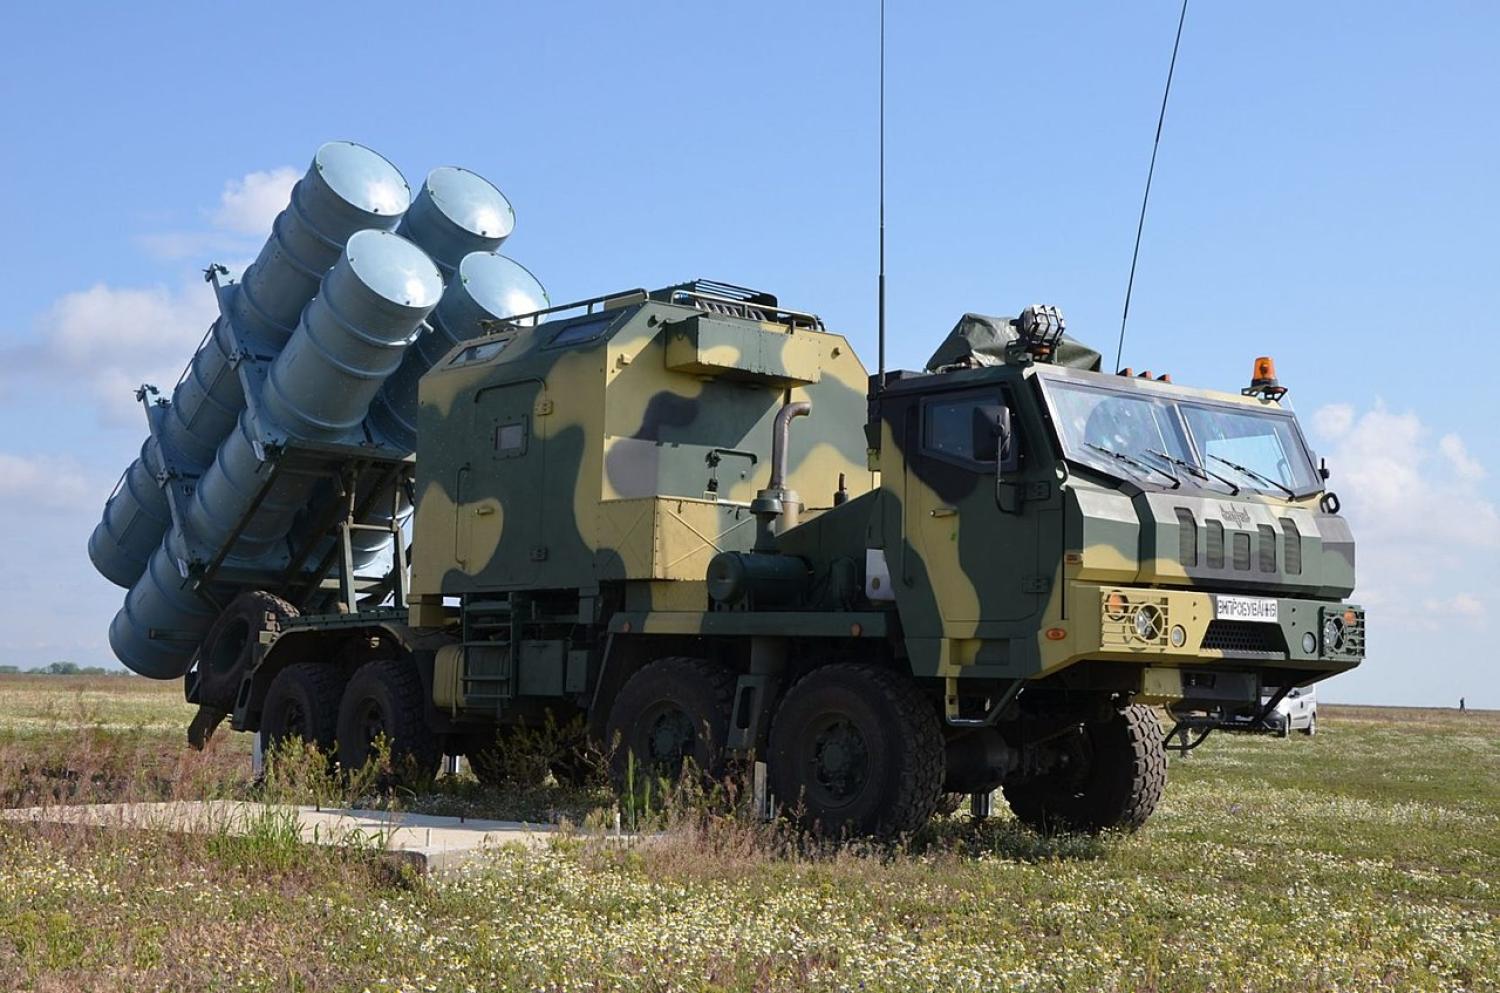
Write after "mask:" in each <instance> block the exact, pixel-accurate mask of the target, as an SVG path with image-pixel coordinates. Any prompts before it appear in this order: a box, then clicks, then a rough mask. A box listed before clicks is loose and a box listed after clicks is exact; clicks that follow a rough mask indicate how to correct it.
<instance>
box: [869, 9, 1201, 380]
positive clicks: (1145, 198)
mask: <svg viewBox="0 0 1500 993" xmlns="http://www.w3.org/2000/svg"><path fill="white" fill-rule="evenodd" d="M881 2H882V3H883V2H884V0H881ZM1187 8H1188V0H1182V13H1181V14H1179V15H1177V37H1176V39H1175V40H1174V41H1173V42H1172V61H1171V62H1170V63H1169V64H1168V65H1167V85H1166V88H1165V89H1164V90H1162V94H1161V113H1160V114H1158V115H1157V117H1156V140H1155V141H1153V142H1152V143H1151V166H1150V168H1148V169H1147V170H1146V192H1145V193H1144V194H1143V195H1142V196H1141V217H1140V220H1138V221H1136V225H1135V250H1134V251H1132V252H1131V253H1130V280H1129V281H1128V282H1127V283H1126V284H1125V309H1124V310H1123V311H1121V312H1120V344H1119V346H1118V347H1117V348H1116V349H1115V369H1116V370H1119V369H1120V368H1121V366H1120V361H1121V359H1122V358H1123V357H1124V355H1125V322H1126V321H1127V320H1129V319H1130V292H1131V291H1132V290H1133V289H1135V263H1136V260H1138V259H1139V258H1140V256H1141V232H1142V231H1144V230H1145V229H1146V205H1147V204H1148V203H1150V202H1151V177H1152V176H1154V175H1155V174H1156V150H1157V148H1159V147H1160V146H1161V128H1162V124H1163V123H1164V122H1165V121H1166V119H1167V97H1169V96H1171V95H1172V73H1173V72H1174V71H1175V70H1176V69H1177V49H1178V47H1179V46H1180V45H1181V44H1182V23H1183V22H1184V21H1186V20H1187Z"/></svg>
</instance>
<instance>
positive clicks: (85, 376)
mask: <svg viewBox="0 0 1500 993" xmlns="http://www.w3.org/2000/svg"><path fill="white" fill-rule="evenodd" d="M297 177H298V173H297V170H295V169H292V168H290V167H282V168H278V169H271V170H268V171H263V172H251V173H248V174H246V175H245V176H242V177H240V178H238V179H231V180H229V181H228V182H226V183H225V184H224V189H223V192H222V193H221V194H220V196H219V203H218V204H217V205H216V206H215V207H214V208H212V209H211V210H207V211H205V212H204V214H205V216H206V217H207V218H208V221H209V224H210V226H209V227H208V228H205V229H202V230H197V231H187V232H181V231H178V232H156V233H153V234H148V235H144V236H142V237H141V239H140V241H141V242H142V244H143V245H145V246H146V248H147V250H148V251H151V252H152V253H153V254H156V255H158V256H161V257H166V258H172V259H179V258H192V259H193V260H194V262H195V263H207V262H208V261H219V262H228V263H231V268H232V269H233V270H234V271H242V270H243V268H244V263H243V261H242V260H244V259H246V258H248V257H253V255H254V253H255V252H256V251H257V250H258V248H259V246H260V244H261V242H262V241H263V240H264V239H265V238H267V237H268V236H269V235H270V231H271V223H272V221H273V220H274V219H275V217H276V214H277V213H278V212H279V211H280V210H281V209H282V208H283V207H285V206H286V204H287V200H288V198H289V196H290V195H291V188H292V186H293V184H295V183H296V181H297ZM217 315H218V307H217V305H216V303H215V301H214V295H213V290H212V289H211V288H210V287H209V286H208V285H207V284H205V283H204V282H203V281H202V279H201V278H200V276H199V273H198V270H197V267H196V265H195V267H194V269H193V270H191V271H190V272H184V273H183V274H182V282H181V284H180V285H177V286H175V287H174V286H172V285H168V284H162V283H158V284H157V285H154V286H111V285H109V284H107V283H103V282H99V283H95V284H94V285H93V286H90V287H88V288H87V289H82V290H75V291H73V292H71V293H67V294H65V295H63V296H62V297H61V298H59V299H58V300H57V301H56V302H54V303H53V304H52V306H51V307H49V308H48V309H47V311H46V312H45V313H44V314H43V315H42V316H41V318H40V319H39V320H38V322H37V327H36V332H35V333H34V334H33V335H32V336H31V337H30V340H29V341H26V342H23V343H21V344H19V345H15V346H12V347H10V348H6V349H0V376H3V377H5V378H6V379H7V380H9V381H13V382H14V383H15V384H16V386H17V387H18V388H20V389H24V388H25V387H26V385H27V384H28V383H45V382H49V381H50V382H59V381H60V382H65V383H67V384H69V385H70V386H76V385H81V386H82V387H83V391H84V393H85V394H86V396H87V398H88V399H90V400H92V401H93V402H94V404H95V405H96V408H97V410H98V412H99V414H100V416H101V417H102V418H103V419H104V420H105V421H106V422H107V423H123V424H125V425H128V426H130V427H143V426H144V422H143V420H142V419H141V414H140V409H139V404H138V403H137V402H136V399H135V395H134V394H135V390H136V389H137V388H138V387H139V386H140V385H141V384H142V383H151V384H153V385H155V386H157V387H159V388H160V389H161V390H163V391H164V392H166V391H169V390H170V389H171V388H172V386H173V385H174V384H175V383H176V382H177V378H178V376H179V375H181V373H182V370H183V368H184V367H185V366H186V365H187V363H188V361H189V360H190V359H191V358H192V355H193V350H194V348H195V347H196V346H197V344H198V342H199V341H200V340H201V339H202V337H203V335H204V333H205V332H206V331H207V330H208V327H209V325H210V324H211V323H212V322H213V320H214V319H215V318H216V317H217ZM12 392H15V391H12ZM122 419H123V420H122Z"/></svg>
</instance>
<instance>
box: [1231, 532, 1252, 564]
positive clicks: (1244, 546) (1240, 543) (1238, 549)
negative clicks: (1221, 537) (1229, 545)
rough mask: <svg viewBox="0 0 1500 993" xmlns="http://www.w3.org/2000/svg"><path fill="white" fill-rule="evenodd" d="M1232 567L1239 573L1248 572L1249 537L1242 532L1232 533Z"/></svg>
mask: <svg viewBox="0 0 1500 993" xmlns="http://www.w3.org/2000/svg"><path fill="white" fill-rule="evenodd" d="M1234 567H1235V568H1236V569H1238V570H1239V571H1240V572H1249V571H1250V536H1249V535H1248V534H1246V533H1245V532H1244V531H1236V532H1235V533H1234Z"/></svg>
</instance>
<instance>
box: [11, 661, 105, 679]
mask: <svg viewBox="0 0 1500 993" xmlns="http://www.w3.org/2000/svg"><path fill="white" fill-rule="evenodd" d="M22 673H25V674H26V675H28V676H128V675H130V670H129V669H106V668H104V666H102V665H79V664H78V663H77V662H53V663H52V664H50V665H39V666H34V667H32V668H30V669H22V668H21V667H20V666H18V665H0V676H16V675H20V674H22Z"/></svg>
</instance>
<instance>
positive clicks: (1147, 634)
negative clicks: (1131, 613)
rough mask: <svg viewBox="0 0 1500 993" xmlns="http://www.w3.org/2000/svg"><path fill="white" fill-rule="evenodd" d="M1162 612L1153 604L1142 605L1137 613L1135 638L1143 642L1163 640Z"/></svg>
mask: <svg viewBox="0 0 1500 993" xmlns="http://www.w3.org/2000/svg"><path fill="white" fill-rule="evenodd" d="M1161 624H1162V616H1161V611H1160V610H1157V609H1156V608H1155V607H1153V606H1152V605H1151V604H1149V603H1147V604H1142V605H1141V607H1140V609H1139V610H1137V611H1136V612H1135V636H1136V637H1137V638H1139V639H1141V640H1142V641H1156V640H1158V639H1159V638H1161Z"/></svg>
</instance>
